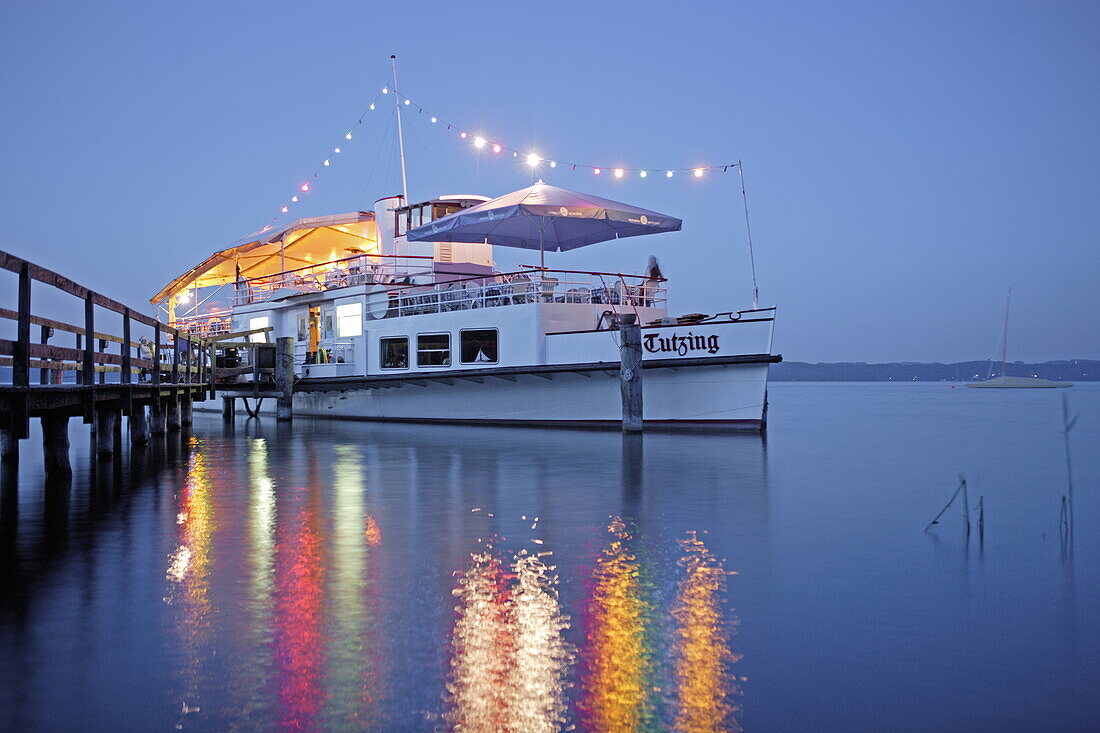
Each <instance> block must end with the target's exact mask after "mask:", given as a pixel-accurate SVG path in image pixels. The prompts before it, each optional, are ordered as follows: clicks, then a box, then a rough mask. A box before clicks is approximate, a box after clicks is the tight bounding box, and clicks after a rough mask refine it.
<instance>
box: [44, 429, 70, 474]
mask: <svg viewBox="0 0 1100 733" xmlns="http://www.w3.org/2000/svg"><path fill="white" fill-rule="evenodd" d="M42 461H43V464H44V466H45V469H46V480H47V481H54V480H68V479H71V478H72V477H73V468H72V465H71V464H70V463H69V416H68V415H46V416H45V417H43V418H42Z"/></svg>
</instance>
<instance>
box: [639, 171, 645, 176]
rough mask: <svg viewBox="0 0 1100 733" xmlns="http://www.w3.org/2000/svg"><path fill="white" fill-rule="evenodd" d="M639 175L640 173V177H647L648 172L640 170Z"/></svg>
mask: <svg viewBox="0 0 1100 733" xmlns="http://www.w3.org/2000/svg"><path fill="white" fill-rule="evenodd" d="M638 175H639V176H640V177H642V178H645V177H646V172H645V171H640V172H639V173H638Z"/></svg>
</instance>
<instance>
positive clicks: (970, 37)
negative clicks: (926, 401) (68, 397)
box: [0, 0, 1100, 361]
mask: <svg viewBox="0 0 1100 733" xmlns="http://www.w3.org/2000/svg"><path fill="white" fill-rule="evenodd" d="M390 54H397V56H398V64H399V66H398V75H399V78H398V81H399V88H400V89H401V90H402V91H403V92H404V93H405V94H407V95H408V96H409V97H411V98H412V99H414V100H416V101H417V102H418V103H419V104H420V105H422V106H423V107H424V108H425V109H427V110H430V111H431V112H434V113H436V115H437V116H438V117H440V118H443V119H447V120H451V121H453V122H455V123H457V124H459V125H462V126H463V127H466V128H468V129H470V130H471V131H474V132H482V133H484V134H485V136H486V137H487V138H489V139H492V140H501V141H502V142H504V143H506V144H508V145H509V146H511V147H515V148H518V149H520V150H530V151H533V152H536V153H538V154H540V155H542V156H544V157H546V158H548V159H549V158H554V159H560V160H570V161H576V162H582V163H591V164H596V165H602V166H606V167H607V168H613V167H614V166H622V167H627V168H650V169H653V170H664V169H665V168H670V167H675V168H682V167H693V166H697V165H705V164H716V163H728V162H732V161H736V160H742V161H744V171H745V181H746V187H747V192H748V201H749V208H750V219H751V225H752V237H753V244H754V248H755V255H756V269H757V277H758V282H759V289H760V302H761V304H767V305H776V306H778V314H777V321H776V330H775V351H776V352H777V353H782V354H783V355H784V357H785V358H786V359H789V360H799V361H959V360H968V359H987V358H991V357H993V356H994V355H995V354H998V355H999V345H998V343H999V337H1000V330H1001V327H1002V319H1003V314H1004V307H1005V296H1006V293H1007V291H1008V288H1009V287H1011V288H1012V292H1013V296H1012V298H1013V300H1012V320H1011V332H1010V342H1009V358H1010V360H1025V361H1042V360H1048V359H1065V358H1093V359H1096V358H1100V286H1098V283H1100V203H1098V193H1100V134H1098V132H1097V131H1098V130H1100V3H1096V2H1081V3H1072V2H1050V1H1048V2H1034V3H1025V2H1006V1H1003V0H1002V1H999V2H958V1H954V2H928V1H923V2H915V3H900V2H883V1H877V2H868V3H859V2H845V3H775V2H723V3H718V2H710V3H701V2H691V1H689V0H683V1H680V2H675V3H669V2H633V3H613V2H608V3H594V2H554V3H545V4H537V5H536V4H528V3H515V2H507V3H506V2H501V3H495V2H493V3H479V2H466V3H418V2H403V3H388V4H380V3H363V2H349V3H339V2H293V3H289V2H224V1H223V2H202V1H199V2H155V3H149V2H140V3H138V2H133V3H117V2H104V1H102V0H100V1H98V2H95V3H89V2H75V3H56V2H33V3H32V2H12V1H11V0H0V164H2V168H0V170H2V171H3V175H2V176H0V215H2V218H3V222H4V226H3V228H2V229H0V249H3V250H6V251H8V252H11V253H13V254H16V255H19V256H22V257H25V258H28V259H30V260H32V261H34V262H36V263H38V264H41V265H43V266H45V267H48V268H51V269H54V270H57V271H59V272H61V273H63V274H66V275H69V276H71V277H72V278H73V279H75V280H77V281H78V282H80V283H82V284H84V285H86V286H88V287H91V288H93V289H96V290H98V291H100V292H103V293H105V294H107V295H110V296H112V297H114V298H116V299H118V300H121V301H124V302H126V303H128V304H132V305H134V306H136V307H146V310H148V311H149V312H151V308H149V307H147V306H148V298H149V297H150V296H152V295H153V294H154V293H155V292H156V291H157V290H159V289H160V288H161V287H162V286H163V285H164V284H165V283H167V282H168V281H169V280H170V279H171V278H172V277H174V276H176V275H177V274H179V273H180V272H182V271H184V270H186V269H187V268H189V267H190V266H192V265H194V264H197V263H198V262H199V261H200V260H202V259H203V258H205V257H206V256H207V255H209V254H210V253H211V252H213V251H215V250H217V249H221V248H222V247H224V246H226V245H227V244H228V243H229V242H231V241H232V240H234V239H237V238H238V237H240V236H242V235H244V234H247V233H249V232H251V231H255V230H256V229H259V228H260V227H262V226H263V225H265V224H267V223H268V222H269V221H271V219H272V217H273V216H275V215H276V214H278V210H279V208H280V207H281V206H283V205H284V204H285V203H287V202H288V199H289V198H290V196H292V195H294V194H295V193H296V192H297V191H296V189H297V188H298V186H300V185H301V183H302V182H304V181H306V180H311V179H310V178H309V177H310V175H311V174H312V172H313V171H314V169H315V168H316V167H317V166H318V164H319V163H320V161H321V160H322V159H324V158H325V157H326V156H328V154H329V151H331V149H332V148H333V146H335V145H342V152H341V154H340V158H339V160H337V161H336V162H335V163H334V164H333V165H332V166H330V167H329V168H325V169H323V171H322V173H321V174H320V175H319V176H318V178H317V179H316V181H314V182H313V184H312V190H311V191H310V192H309V194H308V195H303V196H302V201H301V202H300V205H298V207H297V208H296V209H294V211H293V212H292V213H291V214H290V215H289V216H284V217H282V219H280V220H281V221H285V220H288V219H293V218H295V215H298V216H314V215H320V214H325V213H336V212H344V211H353V210H357V209H367V210H369V209H370V208H371V206H372V202H373V201H374V200H375V199H377V198H381V197H383V196H386V195H391V194H395V193H398V192H400V177H399V172H398V167H397V159H398V158H397V155H396V149H395V135H394V125H393V120H394V114H393V112H392V98H391V97H389V96H386V97H383V98H380V100H379V102H378V109H376V110H375V111H374V112H372V113H370V114H368V115H367V116H366V117H365V118H364V122H363V124H361V125H358V126H355V135H354V137H353V139H352V140H350V141H347V140H345V139H344V137H343V136H344V133H345V132H347V131H348V129H351V128H352V126H353V125H354V124H355V123H356V121H357V120H358V119H359V118H360V117H361V116H363V115H364V111H365V110H367V107H368V105H369V104H370V103H371V101H372V100H374V99H375V97H377V96H378V94H379V92H380V89H381V87H382V86H383V85H385V84H387V83H391V82H390V63H389V57H390ZM383 102H385V103H383ZM427 116H428V115H427V114H412V115H409V117H408V118H407V119H406V122H407V124H406V126H405V133H406V136H405V143H406V157H407V160H408V172H409V189H410V197H411V198H413V199H426V198H430V197H434V196H438V195H440V194H447V193H480V194H484V195H489V196H496V195H500V194H503V193H507V192H508V191H511V190H515V189H517V188H521V187H523V186H526V185H529V184H530V183H532V182H533V178H535V177H541V178H543V179H544V180H546V181H547V182H549V183H553V184H556V185H561V186H564V187H567V188H573V189H577V190H580V191H585V192H589V193H593V194H596V195H600V196H605V197H608V198H612V199H616V200H621V201H625V202H628V203H631V204H634V205H638V206H643V207H645V208H649V209H654V210H657V211H660V212H664V213H668V214H672V215H674V216H677V217H680V218H682V219H683V220H684V225H683V230H682V231H681V232H677V233H673V234H662V235H657V236H652V237H641V238H632V239H626V240H621V241H617V242H613V243H607V244H604V245H598V246H593V247H589V248H585V249H581V250H575V251H573V252H568V253H561V254H552V255H548V258H547V264H548V266H551V267H563V268H572V269H582V270H587V269H604V270H611V271H626V272H641V271H642V269H643V267H644V264H645V260H646V256H647V255H650V254H653V255H656V256H657V257H658V258H659V259H660V261H661V264H662V269H663V270H664V271H665V274H666V275H667V276H668V277H669V278H670V308H671V309H672V310H673V311H674V312H677V313H680V312H704V313H713V312H718V311H728V310H735V309H738V308H745V307H748V306H749V305H750V304H751V300H752V289H751V288H752V286H751V278H750V273H749V257H748V250H747V245H746V233H745V222H744V212H743V208H742V201H741V192H740V186H739V183H738V179H737V177H736V173H735V171H734V169H731V170H730V171H728V172H726V173H708V175H705V176H703V177H702V178H701V179H696V178H694V177H693V176H684V175H678V176H674V177H673V178H672V179H667V178H665V177H664V176H661V175H657V176H652V175H651V176H647V177H646V178H645V179H641V178H635V177H634V176H628V177H624V179H622V180H616V179H614V178H613V177H611V176H608V175H606V172H607V171H606V170H605V173H604V174H603V175H601V176H598V177H597V176H594V175H593V174H592V173H591V172H590V171H589V172H585V171H582V170H578V171H576V172H574V171H572V170H569V169H568V168H567V167H566V166H559V167H558V168H555V169H549V168H548V167H546V166H543V167H542V168H541V169H539V170H537V171H532V170H531V169H530V168H527V167H526V166H525V165H523V163H522V162H521V161H516V160H511V159H508V158H506V157H503V158H502V157H501V156H493V155H492V154H491V153H487V152H479V151H477V150H476V149H474V148H473V147H472V146H471V145H470V144H469V143H468V141H462V140H460V139H459V138H458V137H457V136H456V135H455V134H454V132H453V131H451V132H448V131H446V130H445V129H443V128H442V126H440V125H438V124H437V125H435V126H432V125H431V123H430V122H429V121H428V120H427ZM345 143H346V144H345ZM496 256H497V260H498V262H499V263H501V264H502V265H509V264H515V263H519V262H525V261H527V260H530V259H531V258H530V255H529V254H528V253H525V252H522V251H506V250H504V249H503V248H497V250H496ZM11 282H12V281H11V280H10V279H5V280H4V281H3V283H4V285H3V287H4V288H5V289H8V290H9V292H6V293H4V294H3V296H2V299H3V300H4V301H9V302H12V305H7V304H5V305H4V307H8V308H12V307H14V293H12V292H10V283H11Z"/></svg>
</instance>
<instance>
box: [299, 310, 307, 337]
mask: <svg viewBox="0 0 1100 733" xmlns="http://www.w3.org/2000/svg"><path fill="white" fill-rule="evenodd" d="M307 338H309V316H308V315H306V314H305V313H303V314H302V315H300V316H298V340H299V341H305V340H306V339H307Z"/></svg>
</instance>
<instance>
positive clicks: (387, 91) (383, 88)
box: [382, 87, 390, 94]
mask: <svg viewBox="0 0 1100 733" xmlns="http://www.w3.org/2000/svg"><path fill="white" fill-rule="evenodd" d="M382 93H383V94H389V93H390V88H389V87H382Z"/></svg>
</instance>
